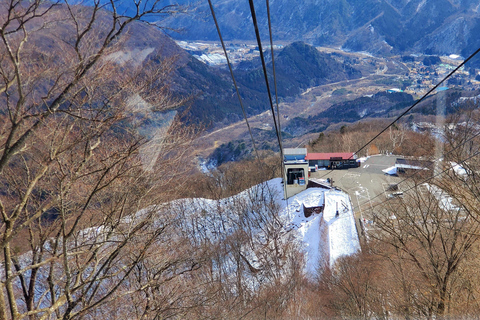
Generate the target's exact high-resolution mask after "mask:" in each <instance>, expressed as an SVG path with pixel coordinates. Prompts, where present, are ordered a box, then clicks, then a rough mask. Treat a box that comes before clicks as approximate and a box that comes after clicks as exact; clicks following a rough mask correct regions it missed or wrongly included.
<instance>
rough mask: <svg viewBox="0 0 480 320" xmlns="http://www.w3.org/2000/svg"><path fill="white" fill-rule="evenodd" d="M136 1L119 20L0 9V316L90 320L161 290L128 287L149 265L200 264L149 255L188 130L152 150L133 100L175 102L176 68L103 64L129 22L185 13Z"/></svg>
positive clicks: (9, 4)
mask: <svg viewBox="0 0 480 320" xmlns="http://www.w3.org/2000/svg"><path fill="white" fill-rule="evenodd" d="M132 5H136V10H135V12H134V14H133V15H131V16H125V15H122V13H121V12H118V11H117V10H116V9H117V8H116V7H115V3H114V2H106V3H104V2H100V1H92V3H91V5H90V6H88V7H85V6H81V5H73V4H71V3H70V2H68V1H56V2H49V1H33V2H32V1H13V0H11V1H4V2H2V3H1V4H0V7H1V9H0V12H1V13H0V76H1V77H0V81H1V83H2V84H1V85H0V123H1V124H0V186H1V187H0V188H1V190H2V192H1V193H0V213H1V221H0V227H1V232H2V234H1V240H0V244H1V249H2V251H3V261H2V271H1V283H0V319H7V318H11V319H20V318H24V317H30V318H31V319H51V318H63V319H71V318H78V317H81V316H84V315H87V314H90V315H92V314H95V312H97V311H96V310H100V309H101V308H102V307H105V306H107V305H111V304H113V303H115V302H118V301H124V298H123V297H126V296H128V297H130V296H131V294H132V293H133V292H145V290H146V288H147V287H150V286H151V285H152V284H153V282H152V281H150V279H149V278H145V279H142V281H141V282H140V283H138V285H137V286H134V285H133V283H134V282H133V278H134V277H135V272H138V270H139V268H140V266H141V265H150V266H151V269H155V270H157V276H158V277H160V275H164V274H168V276H166V277H167V278H173V277H175V276H177V275H180V274H182V273H184V272H186V271H189V270H193V269H195V266H196V264H195V263H194V262H193V261H194V260H195V256H194V255H189V257H188V259H187V258H186V257H183V256H179V255H178V254H177V255H172V254H170V255H165V256H164V257H163V259H160V260H159V259H152V255H153V250H157V249H158V247H159V246H161V244H165V243H168V241H167V239H166V238H168V239H170V236H168V237H167V234H169V235H171V233H170V232H171V228H172V227H173V226H174V220H173V219H171V218H172V216H167V215H164V216H162V217H161V218H159V216H158V211H159V210H160V209H159V208H158V207H156V206H152V204H155V203H160V202H162V201H164V200H167V199H170V198H171V194H170V195H168V193H166V192H161V193H157V192H159V191H162V190H169V191H171V192H174V188H173V187H172V183H171V181H172V180H173V177H174V176H175V175H177V178H178V177H180V176H181V175H180V173H181V171H180V168H179V166H178V163H179V162H180V161H182V159H183V158H182V156H183V155H184V154H185V150H186V148H185V146H186V144H187V143H188V141H189V140H190V139H191V138H192V134H193V132H192V130H189V129H184V128H182V127H180V126H179V125H172V126H170V128H169V129H168V130H163V131H162V132H161V134H160V135H157V143H156V144H155V145H152V144H147V142H148V141H147V139H146V138H145V136H141V135H139V134H138V130H137V127H138V125H139V124H138V120H139V118H141V116H139V114H140V113H139V110H138V107H137V106H138V103H135V100H132V97H141V99H142V100H144V101H146V103H148V104H150V105H151V106H152V109H156V110H158V111H162V110H169V109H170V108H172V107H175V106H176V105H178V103H179V101H175V100H173V99H172V98H171V96H169V95H168V94H167V86H166V83H165V84H161V83H160V82H161V81H162V79H168V77H169V76H170V71H171V70H172V66H173V64H172V61H169V60H165V61H163V63H162V64H159V65H157V66H156V68H155V69H154V70H151V69H149V67H148V66H145V68H144V69H142V68H137V69H135V68H134V67H132V66H128V65H125V64H119V63H117V62H115V61H113V60H111V59H109V58H108V55H109V54H110V53H113V52H115V51H116V50H117V49H118V48H119V47H120V46H121V44H122V41H123V39H124V38H122V35H123V34H124V33H125V32H126V30H127V28H128V27H129V25H131V24H132V23H133V22H134V21H136V20H142V19H143V18H145V17H147V16H150V15H155V16H157V17H159V18H161V17H162V16H164V15H170V14H172V13H174V12H176V11H177V10H178V8H177V7H176V6H171V5H163V2H162V1H150V2H146V3H143V2H142V3H133V1H132ZM154 81H156V84H157V87H156V89H157V91H155V92H153V91H152V90H151V89H152V84H153V83H154ZM132 101H133V102H132ZM140 111H142V110H140ZM142 112H143V111H142ZM152 149H155V150H153V151H151V152H150V150H152ZM145 154H149V155H150V154H151V155H152V156H153V158H152V156H150V158H149V163H148V166H145V161H142V160H144V159H143V158H144V157H142V155H143V156H145ZM147 168H148V170H145V169H147ZM178 185H179V184H177V186H178ZM144 208H147V209H144ZM140 209H144V210H143V211H140ZM163 219H164V220H163ZM174 243H182V240H181V239H178V241H176V242H174ZM188 252H189V251H188V250H187V251H185V253H188ZM160 278H161V277H160Z"/></svg>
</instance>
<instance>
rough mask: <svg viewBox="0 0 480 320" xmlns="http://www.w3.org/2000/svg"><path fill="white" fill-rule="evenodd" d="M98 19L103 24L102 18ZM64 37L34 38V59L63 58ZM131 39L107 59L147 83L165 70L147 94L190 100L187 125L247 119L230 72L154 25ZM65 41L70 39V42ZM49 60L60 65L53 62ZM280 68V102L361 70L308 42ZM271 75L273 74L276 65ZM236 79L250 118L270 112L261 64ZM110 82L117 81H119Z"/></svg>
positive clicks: (53, 33) (56, 32) (292, 49)
mask: <svg viewBox="0 0 480 320" xmlns="http://www.w3.org/2000/svg"><path fill="white" fill-rule="evenodd" d="M99 19H102V15H100V16H99ZM62 34H65V30H62V28H61V24H58V25H52V26H50V28H49V29H40V30H39V31H38V32H36V33H35V34H34V35H33V36H32V41H35V43H36V45H37V48H38V50H36V51H35V53H34V54H36V55H40V56H43V57H47V56H49V57H53V56H54V55H56V54H59V51H60V50H62V48H61V46H59V45H58V43H57V42H56V40H55V39H57V38H61V37H62ZM127 35H128V36H127V37H126V38H125V39H124V40H122V43H121V46H119V45H117V46H116V47H112V49H111V53H110V54H109V55H108V56H107V58H108V59H110V60H112V61H115V62H116V63H117V64H119V65H121V64H122V65H124V66H125V68H126V69H125V71H126V74H128V70H129V69H132V68H134V67H138V66H142V68H141V69H142V70H143V71H142V72H143V75H142V77H144V78H145V77H147V73H151V72H153V70H156V69H157V70H162V73H163V75H162V76H161V77H160V76H159V77H158V78H157V79H156V80H155V81H153V82H152V83H151V84H150V85H149V88H148V90H150V91H153V90H165V88H167V87H168V89H169V90H170V91H171V94H172V95H173V96H174V97H176V98H177V99H183V100H186V103H184V104H183V105H181V106H177V107H178V108H179V109H178V111H180V112H181V114H182V116H183V117H184V120H186V121H187V122H199V121H200V122H202V123H204V124H205V125H207V126H210V125H212V124H213V123H230V122H233V121H237V120H240V119H241V118H242V116H241V114H242V112H241V108H240V106H239V103H238V99H237V96H236V93H235V88H234V86H233V82H232V79H231V77H230V74H229V73H228V72H227V71H226V70H224V69H219V68H215V67H211V66H208V65H205V64H204V63H203V62H200V61H198V60H197V59H195V58H194V57H193V56H191V55H190V54H189V53H187V52H186V51H184V50H183V49H181V48H180V47H178V46H177V45H176V44H175V42H174V41H173V40H172V39H171V38H170V37H169V36H167V35H165V34H164V32H162V30H160V29H158V28H156V27H154V26H150V25H147V24H144V23H132V24H131V25H130V26H129V28H128V31H127ZM65 41H66V42H69V41H70V40H69V39H66V38H65ZM46 52H48V54H46ZM166 60H169V61H170V60H171V61H172V62H173V64H171V66H170V67H169V68H167V69H164V67H162V63H163V62H165V61H166ZM45 61H46V63H51V64H56V63H58V62H56V61H55V59H51V58H49V59H46V60H45ZM277 68H278V69H277V77H278V88H279V95H280V96H281V97H287V96H294V95H297V94H299V93H300V92H301V91H302V90H304V89H306V88H308V87H309V86H312V85H318V84H323V83H329V82H334V81H338V80H343V79H351V78H357V77H360V76H361V74H360V72H359V71H358V70H356V69H354V68H352V67H351V66H349V65H346V64H344V63H339V62H337V61H336V60H334V59H333V58H331V57H330V56H328V55H326V54H323V53H320V52H318V51H317V50H315V48H313V47H311V46H308V45H306V44H304V43H295V44H292V45H291V46H287V47H286V48H284V49H283V50H282V51H281V52H279V53H278V61H277ZM269 70H270V74H271V64H269ZM332 75H335V76H332ZM237 77H238V82H239V85H240V86H241V94H242V99H243V101H244V104H245V107H246V110H247V113H248V114H249V115H254V114H258V113H260V112H263V111H265V110H266V108H267V107H268V106H267V105H266V104H265V101H266V99H267V90H266V86H265V84H264V76H263V71H262V69H261V64H260V62H259V61H256V62H255V63H254V62H252V63H250V69H249V70H243V71H241V70H239V71H238V74H237ZM111 81H113V82H115V81H116V79H115V78H113V79H112V80H111ZM146 102H147V104H143V105H142V108H145V107H146V106H150V107H152V108H153V109H155V104H156V102H155V101H148V99H147V101H146ZM157 109H158V108H157Z"/></svg>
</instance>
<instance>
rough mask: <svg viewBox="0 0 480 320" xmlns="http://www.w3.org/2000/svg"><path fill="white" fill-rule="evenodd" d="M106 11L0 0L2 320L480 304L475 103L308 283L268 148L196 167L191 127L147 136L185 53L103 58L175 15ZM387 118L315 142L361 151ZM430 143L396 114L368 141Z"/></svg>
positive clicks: (315, 314)
mask: <svg viewBox="0 0 480 320" xmlns="http://www.w3.org/2000/svg"><path fill="white" fill-rule="evenodd" d="M103 3H104V2H102V4H103ZM138 3H139V2H137V4H138ZM115 4H116V2H115V1H111V2H105V7H102V6H101V5H100V3H99V2H96V1H92V5H91V6H90V7H83V6H79V5H71V4H69V3H68V2H61V3H57V2H47V1H45V2H43V1H13V0H11V1H9V0H7V1H3V2H0V249H1V251H2V258H1V259H0V319H2V320H3V319H15V320H17V319H31V320H33V319H42V320H43V319H65V320H67V319H325V318H345V319H360V318H365V319H373V318H383V319H386V318H405V319H442V318H462V317H464V318H475V317H478V316H479V315H480V309H479V308H480V306H479V304H478V301H479V299H478V298H479V294H480V285H479V284H480V281H479V280H480V279H479V275H480V267H479V265H480V264H479V263H478V262H479V261H478V252H479V250H480V248H479V242H478V241H477V240H478V237H479V235H480V212H479V208H480V204H479V199H480V192H479V190H480V188H479V178H478V173H479V172H480V171H479V170H480V168H479V162H478V154H479V152H480V149H479V145H480V144H479V139H478V135H479V132H480V131H479V126H478V123H479V117H478V111H477V110H476V109H475V108H472V110H470V111H469V112H468V113H467V112H464V113H463V114H461V115H459V116H457V117H456V118H452V119H448V121H446V123H449V126H448V127H447V128H446V129H448V130H445V131H444V132H445V137H444V139H443V140H441V141H442V142H443V149H444V150H445V152H444V161H443V162H441V163H440V162H439V168H440V170H441V171H443V173H442V174H438V175H436V176H435V179H432V180H430V181H428V183H429V185H428V186H426V185H425V184H423V181H413V180H412V182H409V183H410V185H409V186H410V187H411V188H410V189H411V191H410V192H405V195H404V197H403V198H397V199H394V200H391V201H388V202H383V203H380V204H376V205H374V206H373V205H372V206H371V209H370V210H372V212H371V216H372V217H375V219H374V222H373V228H372V230H373V231H372V232H371V234H368V236H369V237H368V239H365V246H364V248H363V251H362V253H359V254H358V255H356V256H352V257H344V258H342V259H339V260H338V261H337V264H336V265H335V266H334V267H333V268H332V269H322V268H321V267H320V265H323V264H322V263H320V262H319V268H318V274H317V276H316V277H312V276H311V275H310V276H307V275H306V274H305V272H304V269H305V261H304V255H303V250H302V249H303V248H302V247H301V246H300V244H299V242H298V241H297V240H296V239H297V238H295V237H294V236H293V232H294V231H293V230H292V229H287V226H285V225H284V220H282V217H280V216H279V211H280V204H279V203H278V201H276V199H278V197H277V196H278V195H277V194H274V192H273V191H272V190H270V189H269V188H268V185H267V184H262V183H261V182H263V181H265V180H268V179H271V178H274V177H278V176H280V168H279V162H280V159H279V157H278V156H276V157H273V156H272V157H270V156H271V154H268V153H265V154H264V155H265V158H263V159H261V160H251V161H244V162H240V163H229V164H225V165H224V166H222V167H220V168H218V169H217V170H216V171H212V172H210V173H208V174H206V175H198V176H193V177H192V176H191V175H190V174H191V172H192V171H191V168H190V167H189V164H190V162H191V159H190V158H189V157H188V155H190V154H192V153H193V151H192V150H191V142H192V140H193V139H194V138H195V137H196V136H197V135H198V129H197V128H195V127H186V126H185V125H184V124H182V123H180V122H178V121H172V122H171V123H170V124H169V126H168V127H161V128H156V129H158V130H152V131H149V132H147V133H146V134H145V132H144V131H142V130H143V129H144V126H145V125H146V123H147V124H148V123H149V120H150V118H149V117H150V116H152V115H156V114H157V113H156V112H155V111H169V110H171V109H172V108H174V107H177V106H178V105H179V104H180V103H181V102H182V101H179V100H177V99H174V98H173V96H172V95H171V91H170V87H169V84H170V80H171V77H172V74H173V73H175V70H176V67H178V65H177V64H176V62H178V60H175V59H173V58H171V57H170V56H169V57H165V56H162V55H161V54H158V55H157V56H156V57H155V59H153V60H152V61H154V60H155V62H156V64H155V68H151V65H150V64H148V63H146V64H141V65H139V64H135V63H127V61H126V60H122V59H112V55H113V56H116V57H119V56H122V55H123V54H124V53H122V52H120V51H122V48H123V47H122V46H123V45H124V44H125V43H126V42H128V41H130V40H131V37H130V38H129V37H123V36H124V34H125V32H126V31H127V29H128V27H129V26H130V25H131V24H132V23H134V21H136V20H142V19H143V18H144V17H145V15H156V16H158V17H163V16H164V15H172V14H174V13H176V12H177V10H179V9H178V8H177V7H175V6H170V5H166V6H164V2H163V1H151V2H150V1H148V2H141V5H139V6H138V7H137V8H138V12H137V14H136V15H135V16H133V17H125V16H119V15H118V14H117V12H116V11H112V10H110V11H107V10H104V9H108V8H109V9H113V8H112V7H109V6H113V5H115ZM129 39H130V40H129ZM135 40H138V39H135ZM40 42H42V43H41V44H40ZM47 48H49V49H47ZM139 56H141V54H140V53H139ZM152 88H155V90H152ZM451 124H453V125H451ZM383 125H384V123H383V122H371V123H359V124H356V125H351V126H349V127H343V128H342V129H341V130H340V132H331V133H326V134H324V135H323V136H320V137H319V138H318V139H317V140H316V141H314V143H313V144H312V150H314V151H320V152H325V151H338V150H339V149H341V150H342V151H355V149H357V148H359V147H360V146H361V145H362V144H364V143H365V142H366V141H368V139H369V138H371V137H373V135H374V133H375V132H378V129H379V128H380V127H382V126H383ZM437 143H438V141H437ZM433 145H434V139H433V137H432V136H431V135H430V134H428V133H422V134H421V133H415V132H412V131H409V130H407V129H405V127H404V126H401V125H397V126H396V127H394V128H392V130H391V131H389V132H386V133H385V135H384V136H382V137H381V138H380V139H378V140H377V141H375V148H376V149H377V150H378V152H388V153H390V152H394V153H397V152H398V153H402V154H406V155H413V156H419V155H422V156H432V155H433V152H434V147H433ZM375 148H373V147H372V149H371V150H374V149H375ZM365 152H366V151H365ZM452 163H454V164H455V163H456V164H460V165H461V166H462V168H463V169H464V171H459V170H452V169H451V164H452ZM457 169H458V168H457ZM441 191H443V194H442V193H441ZM240 192H242V195H241V196H239V195H238V194H239V193H240ZM439 194H441V197H439V196H438V195H439ZM446 196H449V197H450V198H448V201H445V199H446V198H445V197H446ZM182 197H183V198H184V199H180V198H182ZM445 203H448V204H449V206H446V205H445Z"/></svg>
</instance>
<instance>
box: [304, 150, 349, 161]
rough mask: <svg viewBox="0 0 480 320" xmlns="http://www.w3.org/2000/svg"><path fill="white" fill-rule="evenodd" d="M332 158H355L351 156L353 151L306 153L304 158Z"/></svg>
mask: <svg viewBox="0 0 480 320" xmlns="http://www.w3.org/2000/svg"><path fill="white" fill-rule="evenodd" d="M332 158H335V160H337V159H338V160H340V159H341V160H347V159H355V158H354V157H353V152H330V153H307V156H306V157H305V160H330V159H332Z"/></svg>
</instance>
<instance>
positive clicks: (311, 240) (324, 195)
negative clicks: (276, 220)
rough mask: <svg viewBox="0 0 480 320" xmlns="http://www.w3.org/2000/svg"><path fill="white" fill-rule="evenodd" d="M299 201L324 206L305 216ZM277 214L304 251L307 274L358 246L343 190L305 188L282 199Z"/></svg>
mask: <svg viewBox="0 0 480 320" xmlns="http://www.w3.org/2000/svg"><path fill="white" fill-rule="evenodd" d="M287 203H288V204H287ZM302 204H304V205H305V206H306V207H313V206H320V205H325V207H324V211H323V213H322V214H313V215H312V216H310V217H309V218H305V216H304V213H303V210H302ZM337 205H338V213H339V215H338V217H336V212H337ZM280 216H282V217H284V219H285V221H287V227H288V226H291V228H293V230H294V232H295V237H296V238H297V239H298V241H300V242H301V244H302V245H301V247H303V249H304V251H305V255H306V266H305V271H306V272H307V274H309V275H315V274H316V272H317V270H318V269H319V268H322V267H330V268H332V267H333V266H334V264H335V261H336V260H337V259H338V258H340V257H341V256H345V255H352V254H354V253H356V252H357V251H359V250H360V242H359V239H358V233H357V229H356V227H355V219H354V216H353V210H352V206H351V202H350V197H349V196H348V194H346V193H344V192H342V191H338V190H334V189H330V190H328V189H322V188H310V189H307V190H305V191H303V192H301V193H299V194H297V195H295V196H293V197H291V198H290V199H288V201H285V202H284V205H283V209H282V212H281V213H280Z"/></svg>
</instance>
